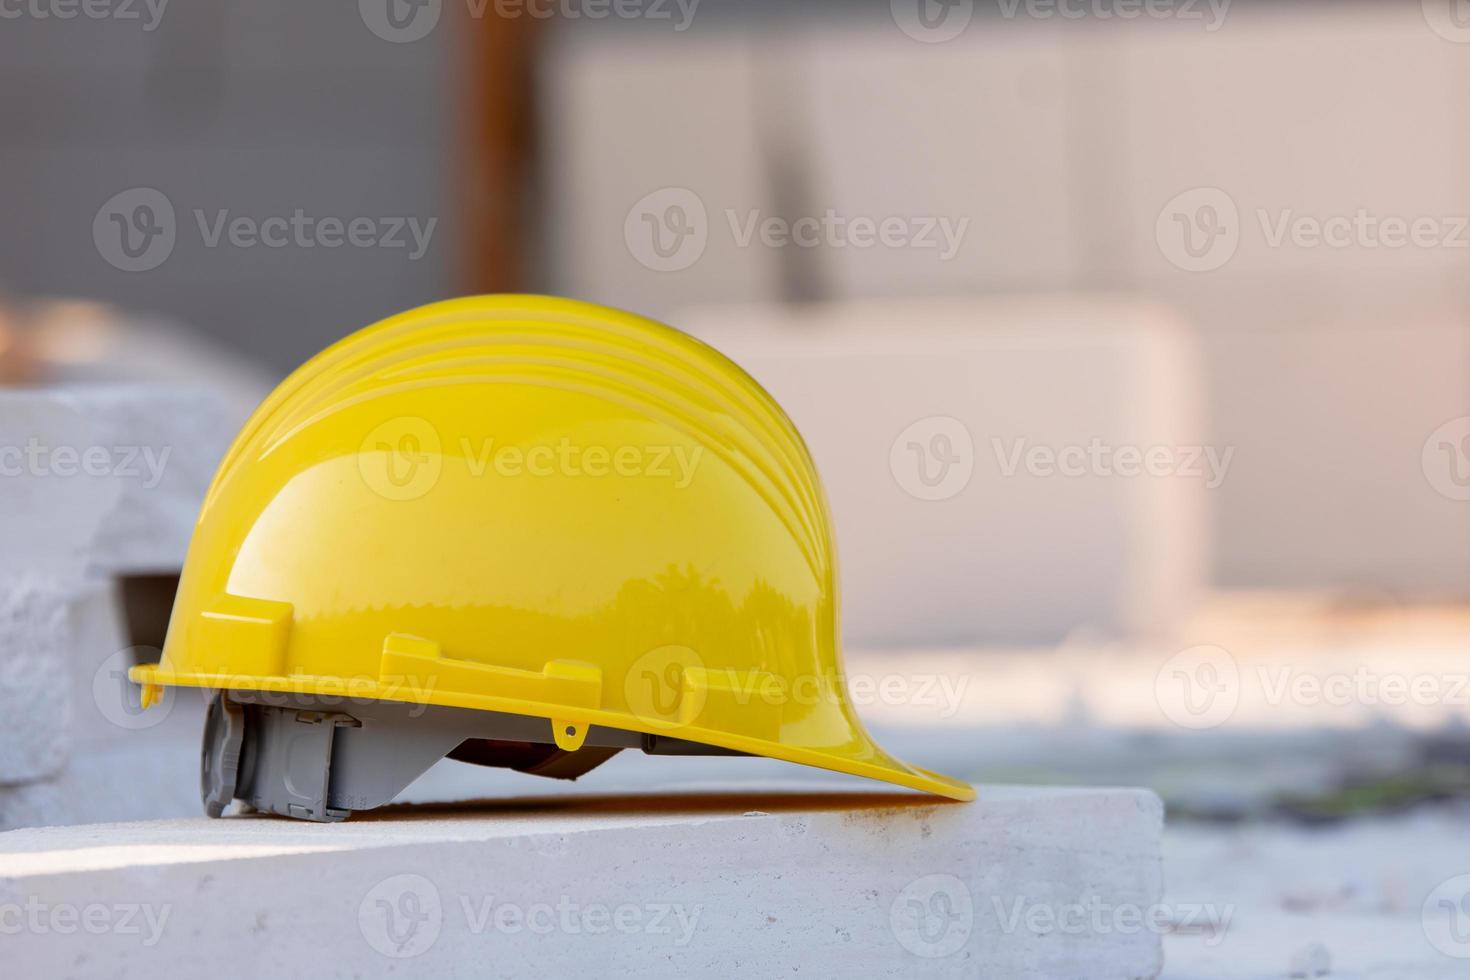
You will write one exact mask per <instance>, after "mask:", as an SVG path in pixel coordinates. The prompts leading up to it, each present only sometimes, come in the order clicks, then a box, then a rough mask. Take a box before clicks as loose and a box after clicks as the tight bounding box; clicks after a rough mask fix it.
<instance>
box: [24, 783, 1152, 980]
mask: <svg viewBox="0 0 1470 980" xmlns="http://www.w3.org/2000/svg"><path fill="white" fill-rule="evenodd" d="M1161 827H1162V807H1161V806H1160V804H1159V802H1158V799H1157V798H1156V797H1154V796H1153V795H1152V794H1151V793H1148V792H1146V791H1138V790H1045V789H1022V788H1003V787H988V788H982V794H981V799H980V801H979V802H977V803H974V804H954V803H947V802H942V801H936V800H934V799H932V798H927V797H921V796H917V795H908V794H897V793H886V792H870V793H848V794H830V793H829V794H819V793H811V792H800V791H790V790H780V791H777V790H770V789H764V790H760V789H755V790H752V791H750V792H747V793H729V792H726V793H723V794H713V795H698V794H688V793H685V794H669V795H643V796H633V797H623V798H611V797H602V798H597V797H583V798H578V799H565V798H554V799H553V798H543V799H539V800H538V799H521V800H514V801H508V802H500V803H493V804H492V803H483V804H477V805H469V806H456V807H397V808H393V809H390V810H387V811H384V812H380V813H379V814H376V815H365V816H364V817H354V818H353V819H352V820H350V821H348V822H347V823H345V824H338V825H312V824H305V823H300V822H293V821H284V820H279V819H273V818H263V817H242V818H232V819H225V820H220V821H207V820H203V819H191V820H171V821H156V822H152V823H137V824H111V825H100V826H90V827H70V828H37V829H30V830H19V831H12V832H10V833H6V834H0V928H7V931H9V932H10V933H11V934H10V935H7V936H6V938H5V945H6V951H7V960H8V961H9V963H11V964H13V965H15V966H16V967H18V968H19V969H20V972H21V973H22V974H23V975H38V976H49V975H62V974H67V975H77V976H109V977H113V976H117V977H129V976H147V977H156V976H158V975H175V976H273V977H274V976H305V975H312V976H380V975H387V974H392V973H396V974H399V975H404V976H410V975H411V976H464V977H471V976H473V977H486V976H573V975H596V976H605V975H651V976H681V977H682V976H729V975H746V976H776V975H783V976H784V975H795V973H794V972H793V971H797V970H799V971H800V973H801V974H802V975H812V976H944V977H949V976H954V977H960V976H966V977H972V976H977V975H982V976H997V977H1015V978H1027V977H1037V978H1040V977H1057V976H1068V977H1083V976H1086V977H1098V978H1103V977H1118V978H1137V977H1153V976H1155V975H1156V974H1157V973H1158V970H1159V968H1160V955H1161V954H1160V945H1161V944H1160V932H1159V930H1157V929H1154V928H1150V927H1147V926H1143V925H1138V924H1137V923H1136V922H1135V921H1134V918H1133V910H1138V914H1139V915H1142V916H1144V917H1145V918H1146V917H1147V916H1148V915H1149V914H1150V910H1157V909H1158V908H1159V905H1160V898H1161V892H1162V887H1163V880H1162V874H1161V868H1160V861H1159V850H1158V848H1159V834H1160V830H1161ZM1093 909H1102V910H1103V914H1102V918H1101V919H1098V918H1096V917H1095V916H1094V913H1093V912H1092V911H1091V910H1093ZM124 916H127V917H128V921H127V926H128V928H123V925H122V924H121V923H122V920H123V918H124ZM89 917H90V919H89ZM88 921H91V922H92V924H93V925H92V929H91V931H89V930H88V929H86V928H83V927H82V926H81V925H80V924H79V923H85V922H88ZM1099 921H1101V922H1102V925H1101V927H1099V926H1098V925H1097V924H1096V923H1097V922H1099ZM17 922H19V923H22V927H21V928H19V929H15V928H13V926H14V924H15V923H17ZM6 923H10V924H11V925H10V926H9V927H7V926H6V925H5V924H6ZM1130 923H1132V924H1130ZM68 930H69V931H68Z"/></svg>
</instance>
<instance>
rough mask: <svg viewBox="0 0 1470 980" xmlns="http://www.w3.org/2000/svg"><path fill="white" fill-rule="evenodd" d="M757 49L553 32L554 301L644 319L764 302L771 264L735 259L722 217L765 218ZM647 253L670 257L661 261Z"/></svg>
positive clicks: (772, 260) (724, 36)
mask: <svg viewBox="0 0 1470 980" xmlns="http://www.w3.org/2000/svg"><path fill="white" fill-rule="evenodd" d="M756 51H757V47H756V44H755V42H752V41H751V40H750V39H748V38H744V37H742V36H741V35H739V34H738V33H735V32H728V33H719V34H711V35H707V36H699V37H694V36H691V35H684V36H681V37H680V38H679V43H677V44H670V43H668V39H667V38H659V37H653V36H648V35H645V34H641V33H636V32H628V33H626V34H619V33H617V32H613V33H611V34H607V33H601V32H598V33H595V34H594V35H593V36H585V35H579V34H578V33H577V32H562V33H561V34H560V36H559V39H558V40H557V42H556V43H554V44H552V45H550V46H549V47H548V49H547V53H546V57H545V59H544V60H543V69H544V70H543V72H542V75H543V79H542V80H543V82H544V83H545V91H546V106H545V112H546V119H547V122H546V130H547V141H548V145H549V150H548V152H547V153H546V154H545V155H544V171H545V173H544V179H545V180H546V182H547V185H548V189H549V193H548V194H547V202H548V208H549V217H548V230H547V245H548V254H550V255H554V256H555V257H556V260H555V261H554V262H553V263H551V268H552V269H553V270H555V274H554V277H553V279H552V282H551V286H552V289H553V291H555V292H559V293H564V294H566V295H569V296H584V297H589V298H593V297H595V298H596V299H597V301H598V302H601V303H608V304H611V305H613V306H619V307H623V308H625V309H631V310H636V311H637V312H640V313H643V314H646V315H652V316H666V315H667V314H668V313H670V312H671V311H672V310H674V309H677V308H679V307H681V306H684V305H687V304H689V303H692V302H709V301H711V300H714V301H727V300H736V299H770V298H774V296H775V294H776V291H777V289H778V285H779V279H780V270H779V267H778V262H779V261H780V257H779V256H778V255H776V254H774V253H773V252H771V250H769V249H761V248H758V247H757V248H752V247H742V246H741V245H740V243H739V242H738V241H737V240H736V239H735V238H734V237H733V236H732V235H731V234H730V232H729V225H728V223H727V222H726V220H725V217H724V213H725V211H726V210H735V211H737V212H738V213H741V214H743V213H745V212H747V211H748V210H749V209H752V208H766V209H767V210H769V208H770V207H771V193H770V190H769V189H768V187H767V181H766V164H765V163H764V162H763V161H762V159H761V149H762V140H761V138H760V135H759V133H758V129H759V127H760V121H759V118H758V116H759V113H760V106H758V105H757V104H756V101H755V89H756V87H757V83H758V73H759V71H760V69H761V67H762V66H761V65H759V64H757V63H756V62H755V58H756V56H757V55H756ZM650 195H651V196H650ZM671 208H673V209H678V210H674V211H671V210H670V209H671ZM681 228H689V229H692V230H694V233H693V234H692V235H691V236H687V237H686V236H684V235H682V234H681V233H680V232H679V229H681ZM654 236H657V237H658V241H657V242H655V239H654ZM656 248H659V249H662V248H667V249H668V250H669V255H668V257H667V261H665V260H664V259H663V258H661V257H660V255H659V254H658V252H657V251H656V250H655V249H656Z"/></svg>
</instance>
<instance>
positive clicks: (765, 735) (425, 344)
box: [133, 296, 973, 799]
mask: <svg viewBox="0 0 1470 980" xmlns="http://www.w3.org/2000/svg"><path fill="white" fill-rule="evenodd" d="M838 624H839V607H838V581H837V569H836V560H835V556H834V553H833V536H832V530H831V524H830V519H829V516H828V511H827V505H826V500H825V498H824V495H823V492H822V488H821V483H820V481H819V479H818V477H817V473H816V470H815V468H814V467H813V465H812V461H811V457H810V455H809V453H808V452H807V449H806V447H805V445H804V444H803V442H802V440H801V437H800V435H799V434H798V433H797V431H796V429H795V428H794V427H793V426H792V424H791V422H790V420H789V419H788V418H787V417H786V415H785V414H784V413H783V412H782V411H781V409H780V408H779V407H778V406H777V405H776V403H775V402H774V401H773V400H772V399H771V397H770V396H769V395H768V394H767V393H766V392H765V391H764V390H763V389H761V388H760V386H759V385H757V384H756V383H755V381H754V380H752V379H751V378H750V377H749V376H748V375H746V374H745V373H744V372H743V371H741V370H740V369H739V368H738V367H736V366H735V365H734V364H733V363H732V362H730V361H729V360H727V359H726V358H725V357H723V356H722V355H720V354H719V353H717V352H716V351H714V350H712V349H711V348H709V347H707V346H705V345H704V344H702V343H700V342H698V341H696V340H694V339H692V338H690V337H688V336H686V335H684V334H681V333H679V332H677V331H675V330H672V329H670V328H668V327H666V326H663V325H662V324H658V323H655V322H653V321H650V320H647V319H643V318H641V317H637V316H634V315H631V314H628V313H623V312H619V311H615V310H610V309H606V308H603V307H599V306H594V305H591V304H587V303H581V302H576V301H572V300H564V299H553V298H548V297H538V296H483V297H471V298H465V299H457V300H451V301H447V302H442V303H435V304H432V305H429V306H425V307H422V308H419V309H416V310H411V311H409V312H407V313H403V314H401V315H399V316H395V317H392V318H390V319H388V320H385V321H383V322H381V323H378V324H376V325H374V326H371V327H368V328H366V329H365V330H362V331H359V332H358V333H356V334H353V335H351V336H349V337H347V338H346V339H344V340H342V341H341V342H339V343H337V344H336V345H334V346H332V347H330V348H329V349H327V350H326V351H324V352H322V353H321V354H319V355H318V356H316V357H315V358H313V359H312V360H311V361H309V362H308V363H306V364H305V365H304V366H302V367H301V368H300V369H299V370H297V371H296V372H295V373H293V374H292V375H291V376H290V377H289V378H287V379H286V381H285V382H283V383H282V384H281V386H280V387H279V388H278V389H277V390H276V391H275V392H274V393H273V394H272V395H271V396H270V397H269V398H267V399H266V401H265V402H264V403H263V404H262V405H261V406H260V408H259V409H257V411H256V412H255V414H254V415H253V416H252V418H251V419H250V420H249V422H248V423H247V424H246V426H245V428H244V430H243V431H242V432H241V434H240V436H239V437H238V439H237V440H236V442H235V443H234V445H233V446H232V447H231V449H230V451H229V453H228V454H227V455H226V457H225V459H224V461H223V463H222V464H221V466H220V469H219V473H218V474H217V476H216V477H215V480H214V482H213V484H212V485H211V487H210V490H209V492H208V494H207V496H206V499H205V501H204V505H203V508H202V510H201V513H200V516H199V521H198V524H197V526H196V527H195V531H194V538H193V541H192V543H191V546H190V550H189V555H188V559H187V561H186V563H185V567H184V570H183V575H182V579H181V582H180V586H179V592H178V597H177V600H176V604H175V608H174V613H173V618H172V620H171V622H170V625H169V631H168V638H167V641H166V644H165V647H164V650H163V655H162V659H161V662H160V663H159V664H154V665H146V666H143V667H139V668H135V670H134V673H133V678H134V679H135V680H137V681H138V682H140V683H142V684H144V685H145V698H147V697H149V696H150V695H149V694H148V693H147V692H153V693H156V690H157V688H158V687H160V686H165V685H188V686H200V687H214V688H226V689H248V690H260V691H283V692H298V693H303V694H311V695H322V696H330V695H339V696H343V697H360V698H368V699H375V700H390V701H405V702H410V703H419V704H434V705H445V706H452V707H461V708H479V709H486V710H493V711H502V712H511V713H515V714H525V715H533V716H537V717H544V718H548V719H551V720H552V722H553V732H554V734H555V736H556V739H557V744H558V745H559V746H561V747H562V748H563V749H567V750H576V749H577V748H579V747H580V745H581V739H582V737H584V736H585V734H586V731H587V727H588V726H590V725H604V726H609V727H614V728H621V729H625V730H629V731H636V732H644V733H649V734H659V735H672V736H676V737H678V738H682V739H687V740H689V741H694V742H700V743H703V744H707V745H713V746H718V747H721V748H725V749H733V750H738V751H743V752H749V753H753V754H758V755H763V756H769V757H773V758H778V759H785V760H788V761H792V762H798V763H805V764H809V765H816V766H821V767H823V768H827V769H833V770H838V771H842V772H849V773H853V774H856V775H863V776H869V777H873V778H877V779H882V780H886V781H888V782H892V783H897V784H900V785H904V786H909V787H912V788H916V789H921V790H927V791H930V792H934V793H939V794H941V795H945V796H949V797H952V798H956V799H969V798H971V797H972V796H973V790H972V789H971V788H970V787H969V786H968V785H966V784H963V783H959V782H956V781H954V780H950V779H947V778H946V777H943V776H940V775H937V774H935V773H931V772H928V771H926V770H922V769H918V768H914V767H910V766H907V765H904V764H903V763H901V762H899V761H897V760H896V759H893V758H892V757H890V756H888V755H887V754H886V753H884V752H883V751H882V750H881V749H880V748H879V747H878V746H877V745H876V744H875V743H874V742H873V740H872V739H871V738H870V737H869V736H868V735H867V733H866V732H865V731H864V730H863V728H862V725H861V723H860V722H859V721H858V719H857V717H856V715H855V713H854V712H853V710H852V706H851V705H850V704H849V702H848V698H847V695H846V687H845V680H844V677H843V673H842V665H841V656H840V640H839V625H838Z"/></svg>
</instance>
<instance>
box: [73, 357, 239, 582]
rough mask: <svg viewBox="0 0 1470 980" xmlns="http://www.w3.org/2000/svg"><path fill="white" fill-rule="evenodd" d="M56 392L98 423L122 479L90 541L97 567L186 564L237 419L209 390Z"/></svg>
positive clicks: (115, 476) (100, 442)
mask: <svg viewBox="0 0 1470 980" xmlns="http://www.w3.org/2000/svg"><path fill="white" fill-rule="evenodd" d="M56 397H57V398H58V399H59V400H60V401H61V402H62V403H64V404H66V405H70V406H72V407H73V408H75V409H76V410H77V411H78V412H79V413H81V414H82V415H83V416H84V417H85V418H86V419H87V420H88V422H89V423H90V424H91V426H92V429H93V431H94V433H95V440H96V441H95V445H96V446H97V447H99V448H101V449H102V450H104V451H105V452H106V454H107V456H108V458H109V460H110V461H111V462H110V466H109V468H108V473H107V479H108V480H109V481H110V482H112V483H113V484H115V485H116V494H117V503H116V504H115V505H114V506H113V507H112V509H111V510H109V511H108V512H107V514H106V515H105V517H104V519H103V521H102V525H101V527H100V528H99V531H98V534H97V536H96V538H95V539H94V540H93V541H92V543H91V547H90V551H89V555H88V559H89V564H90V566H91V567H92V568H93V569H94V570H97V571H100V572H103V573H112V574H117V573H127V572H134V573H141V572H167V571H176V570H178V569H179V568H181V567H182V566H183V563H184V554H185V552H187V550H188V547H189V539H190V537H191V535H192V534H193V530H194V521H195V519H196V518H197V517H198V516H199V505H200V504H201V503H202V502H203V500H204V493H205V491H206V490H207V489H208V488H209V483H210V481H211V480H212V479H213V478H214V473H215V470H216V469H217V468H218V467H219V462H220V460H221V458H223V456H224V454H225V451H226V450H227V449H228V448H229V446H230V443H231V441H232V440H233V439H234V437H235V434H236V432H237V431H238V429H239V423H238V421H237V420H235V419H233V418H232V417H231V415H230V413H229V412H228V411H227V410H226V409H225V408H224V406H223V405H222V404H221V402H220V400H219V399H218V398H216V397H215V396H214V395H213V394H211V393H210V392H208V391H205V390H203V389H197V390H196V389H188V388H179V387H165V386H162V385H86V386H83V385H76V386H70V387H66V388H60V389H57V390H56ZM99 458H100V457H99Z"/></svg>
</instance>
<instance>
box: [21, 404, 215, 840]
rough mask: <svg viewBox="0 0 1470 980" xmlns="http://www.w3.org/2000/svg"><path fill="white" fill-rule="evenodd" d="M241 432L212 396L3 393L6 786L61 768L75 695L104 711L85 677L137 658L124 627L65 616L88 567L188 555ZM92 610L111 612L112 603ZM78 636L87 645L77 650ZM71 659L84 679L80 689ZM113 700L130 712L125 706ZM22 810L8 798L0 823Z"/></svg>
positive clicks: (100, 569) (141, 568) (169, 561)
mask: <svg viewBox="0 0 1470 980" xmlns="http://www.w3.org/2000/svg"><path fill="white" fill-rule="evenodd" d="M233 434H234V426H233V424H231V423H230V422H229V421H228V420H227V419H226V418H225V416H224V413H223V412H222V411H221V410H220V409H219V407H218V405H217V403H216V402H215V400H214V399H213V397H212V396H210V395H209V394H208V393H207V392H187V391H180V390H170V389H166V388H162V387H152V386H136V387H108V386H97V387H76V388H57V389H41V390H27V391H7V392H0V540H4V542H5V546H4V549H5V550H4V563H3V565H0V785H7V784H9V785H18V784H23V783H28V782H32V781H35V780H39V779H44V778H49V777H54V776H56V775H57V774H58V772H59V771H60V769H61V767H62V766H63V764H64V763H65V761H66V758H67V753H68V747H69V744H70V743H71V741H72V740H73V736H74V732H73V730H72V722H73V720H74V719H75V718H76V717H77V713H76V709H77V705H81V706H83V708H84V711H83V715H82V717H83V720H84V721H88V720H92V721H96V720H98V717H99V715H100V714H102V709H101V708H99V707H98V706H99V705H100V704H102V701H100V700H99V699H98V697H96V696H94V691H93V685H92V684H91V681H92V680H93V679H94V678H95V676H96V675H97V673H98V672H99V671H101V670H103V669H104V666H105V665H104V663H103V662H104V661H107V662H109V663H112V665H113V667H114V668H115V669H116V668H121V669H126V666H128V665H130V664H126V663H123V660H125V659H126V657H127V653H126V650H125V644H123V643H122V636H123V633H122V630H121V628H120V627H116V628H99V629H97V630H92V631H90V632H88V631H87V630H85V629H83V630H82V633H81V634H79V633H77V632H74V630H75V629H76V628H78V627H85V626H87V623H85V622H83V623H78V622H77V621H75V619H74V618H70V617H69V615H68V610H69V606H70V604H71V603H72V602H73V601H74V600H76V601H83V602H85V598H84V596H85V593H86V592H87V589H88V588H89V585H88V583H87V575H88V574H89V573H90V574H92V575H98V574H100V575H102V576H104V577H107V576H111V575H113V574H117V573H121V572H145V571H168V570H172V569H177V568H179V567H180V566H181V565H182V563H183V559H184V553H185V551H186V549H187V547H188V541H189V536H190V534H191V532H192V528H193V523H194V518H195V516H196V515H197V513H198V509H199V504H200V502H201V500H202V499H203V496H204V491H205V488H206V486H207V484H208V482H209V480H210V478H211V477H212V475H213V472H214V469H215V466H216V465H217V463H218V460H219V458H220V456H221V455H222V454H223V452H224V449H225V448H226V446H227V445H228V442H229V440H230V438H231V437H232V436H233ZM97 608H98V609H100V610H101V612H100V613H98V615H103V616H105V615H106V607H105V600H104V605H102V606H98V607H97ZM93 618H94V619H95V618H96V617H95V616H94V617H93ZM82 634H85V638H86V642H87V643H88V644H89V646H87V648H86V649H85V650H81V649H78V640H79V637H80V636H81V635H82ZM75 669H81V670H82V671H83V672H84V674H85V675H86V677H87V679H88V683H87V684H86V685H85V686H82V688H81V689H82V692H83V693H82V695H81V696H80V697H76V698H73V696H72V695H73V683H72V680H73V672H74V670H75ZM114 672H116V670H114ZM74 701H75V702H76V704H74V703H73V702H74ZM94 709H95V710H94ZM109 709H110V710H111V711H112V713H113V714H114V715H116V716H118V717H122V716H123V715H125V711H124V710H123V709H122V708H120V707H118V706H117V705H109ZM123 724H124V726H125V725H126V718H123ZM85 727H88V729H89V731H90V732H92V733H95V731H96V726H95V725H88V726H85ZM112 727H113V728H114V731H113V732H112V734H113V735H115V734H116V730H115V729H116V727H117V725H116V722H114V724H113V725H112ZM106 740H107V739H105V738H104V739H103V741H106ZM15 819H18V818H17V817H15V816H14V815H13V814H10V813H6V812H4V807H3V801H0V825H3V824H4V823H6V822H11V821H13V820H15Z"/></svg>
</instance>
